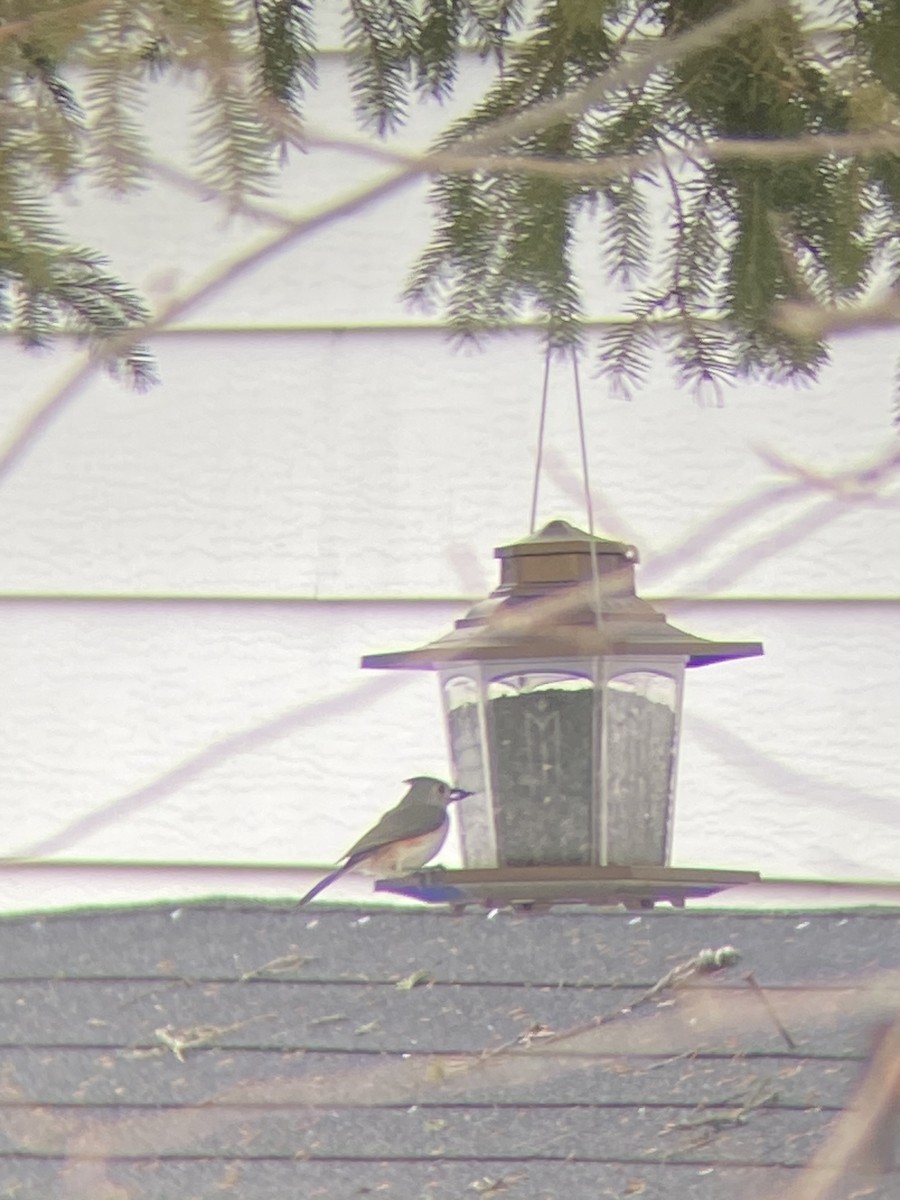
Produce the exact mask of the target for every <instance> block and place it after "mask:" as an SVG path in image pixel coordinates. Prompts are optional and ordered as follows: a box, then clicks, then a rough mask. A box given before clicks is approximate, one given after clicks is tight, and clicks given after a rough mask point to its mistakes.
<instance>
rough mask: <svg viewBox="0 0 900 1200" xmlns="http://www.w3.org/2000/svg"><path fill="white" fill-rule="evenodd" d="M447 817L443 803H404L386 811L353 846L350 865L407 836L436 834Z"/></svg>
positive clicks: (346, 856) (348, 861)
mask: <svg viewBox="0 0 900 1200" xmlns="http://www.w3.org/2000/svg"><path fill="white" fill-rule="evenodd" d="M446 820H447V810H446V809H445V808H444V806H443V804H409V803H407V804H404V805H403V806H402V807H401V806H399V805H398V806H397V808H392V809H390V810H389V811H388V812H386V813H385V814H384V816H383V817H382V818H381V820H380V821H379V822H378V824H377V825H374V826H373V827H372V828H371V829H370V830H369V832H368V833H365V834H363V836H362V837H361V838H360V839H359V841H358V842H356V844H355V845H353V846H351V847H350V849H349V850H348V851H347V853H346V854H345V855H344V858H345V859H346V860H347V865H348V866H352V865H353V864H354V863H358V862H361V861H362V860H363V859H364V858H367V857H368V856H369V855H370V854H374V852H375V851H376V850H380V849H381V847H382V846H389V845H390V844H391V842H400V841H402V840H403V839H404V838H413V837H423V836H424V835H425V834H426V833H435V832H436V831H437V830H438V829H440V828H441V826H442V825H443V824H444V822H445V821H446Z"/></svg>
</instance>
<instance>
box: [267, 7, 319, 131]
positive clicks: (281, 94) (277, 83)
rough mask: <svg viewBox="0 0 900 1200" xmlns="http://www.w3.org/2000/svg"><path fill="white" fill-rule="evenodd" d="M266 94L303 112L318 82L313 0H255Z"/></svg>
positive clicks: (294, 110)
mask: <svg viewBox="0 0 900 1200" xmlns="http://www.w3.org/2000/svg"><path fill="white" fill-rule="evenodd" d="M253 7H254V11H255V13H256V21H257V29H258V39H259V55H260V66H259V84H260V91H261V92H262V94H263V95H266V96H269V97H271V98H272V99H274V100H277V101H278V102H279V103H281V104H284V105H285V106H286V107H287V108H288V109H289V110H290V111H291V112H293V113H295V114H297V115H299V114H300V112H301V109H302V104H303V99H304V96H305V94H306V90H307V88H310V87H314V86H315V83H316V46H315V38H314V32H313V5H312V2H311V0H253Z"/></svg>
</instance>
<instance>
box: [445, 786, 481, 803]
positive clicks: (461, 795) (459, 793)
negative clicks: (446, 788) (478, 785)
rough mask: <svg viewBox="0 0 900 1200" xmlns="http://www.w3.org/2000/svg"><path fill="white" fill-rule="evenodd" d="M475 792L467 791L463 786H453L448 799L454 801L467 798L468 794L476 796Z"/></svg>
mask: <svg viewBox="0 0 900 1200" xmlns="http://www.w3.org/2000/svg"><path fill="white" fill-rule="evenodd" d="M474 795H475V793H474V792H466V791H464V790H463V789H462V788H451V789H450V795H449V796H448V797H447V800H448V801H449V802H450V803H452V802H453V801H454V800H465V798H466V796H474Z"/></svg>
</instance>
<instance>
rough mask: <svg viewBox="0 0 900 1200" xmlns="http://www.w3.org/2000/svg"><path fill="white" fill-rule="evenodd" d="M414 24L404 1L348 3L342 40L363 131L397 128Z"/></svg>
mask: <svg viewBox="0 0 900 1200" xmlns="http://www.w3.org/2000/svg"><path fill="white" fill-rule="evenodd" d="M419 34H420V24H419V20H418V17H417V16H416V13H415V11H414V10H413V8H412V7H411V6H410V5H409V4H408V3H407V0H349V3H348V7H347V16H346V20H345V23H344V36H345V38H346V41H347V48H348V51H349V54H350V85H351V90H352V93H353V97H354V100H355V102H356V110H357V113H358V115H359V117H360V119H361V121H362V122H363V124H364V125H369V126H372V127H374V128H375V129H376V130H377V132H378V133H379V134H380V135H382V136H383V135H384V134H386V133H388V132H390V131H391V130H394V129H396V128H397V127H398V126H399V125H400V124H402V123H403V121H404V119H405V117H406V108H407V84H408V80H409V78H410V76H411V70H412V62H413V60H414V59H415V57H416V52H417V46H418V43H419Z"/></svg>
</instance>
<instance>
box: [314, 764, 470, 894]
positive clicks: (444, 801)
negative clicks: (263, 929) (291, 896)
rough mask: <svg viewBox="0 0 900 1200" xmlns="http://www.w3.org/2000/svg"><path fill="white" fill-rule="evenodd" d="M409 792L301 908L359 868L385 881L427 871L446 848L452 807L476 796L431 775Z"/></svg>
mask: <svg viewBox="0 0 900 1200" xmlns="http://www.w3.org/2000/svg"><path fill="white" fill-rule="evenodd" d="M405 782H406V783H408V784H409V785H410V787H409V791H408V792H407V793H406V795H405V796H404V797H403V799H402V800H401V801H400V803H399V804H397V805H395V806H394V808H391V809H389V810H388V811H387V812H386V813H385V814H384V816H383V817H382V818H381V820H380V821H379V822H378V824H377V825H374V826H373V827H372V828H371V829H370V830H369V832H368V833H366V834H363V836H362V837H361V838H360V839H359V841H358V842H357V843H356V844H355V845H353V846H351V847H350V849H349V850H348V851H347V853H346V854H345V855H344V860H345V861H344V862H343V863H342V864H341V865H340V866H339V867H338V868H337V870H335V871H331V872H330V874H328V875H326V876H325V878H324V879H320V880H319V882H318V883H317V884H316V886H315V887H314V888H310V890H309V891H308V892H307V893H306V895H305V896H304V897H303V899H302V900H299V901H298V902H297V907H298V908H299V907H300V906H301V905H303V904H308V903H309V901H310V900H312V899H313V898H314V897H315V896H318V894H319V892H321V891H323V890H324V889H325V888H327V887H328V886H329V884H332V883H334V881H335V880H336V879H340V877H341V876H342V875H343V874H344V872H345V871H352V870H354V869H355V868H357V867H358V868H359V869H360V870H361V871H365V872H366V874H368V875H377V876H380V877H382V878H384V877H385V876H391V875H405V874H406V872H407V871H414V870H415V869H416V868H417V867H424V866H425V864H426V863H427V862H428V861H429V859H431V858H433V857H434V856H435V854H437V852H438V850H440V848H441V846H443V844H444V838H445V837H446V836H447V830H448V829H449V828H450V817H449V816H448V815H447V805H448V804H452V803H453V802H454V801H455V800H464V799H465V798H466V796H471V795H472V793H471V792H465V791H463V789H462V788H452V787H450V785H449V784H447V783H443V782H441V780H440V779H432V778H431V776H430V775H416V776H414V777H413V778H412V779H407V780H406V781H405Z"/></svg>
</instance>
